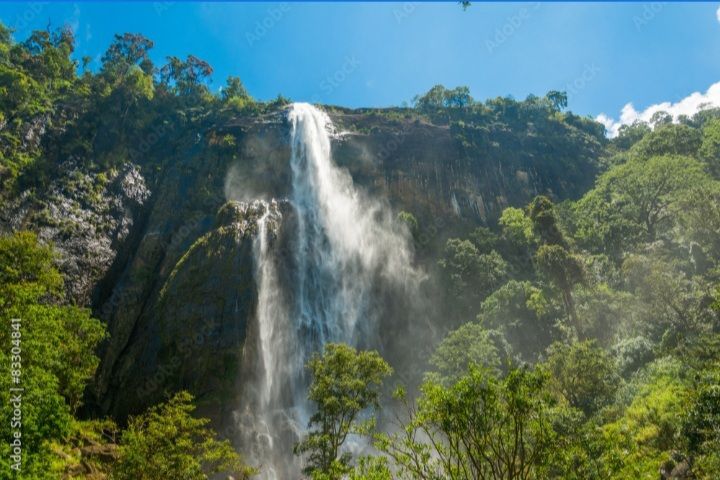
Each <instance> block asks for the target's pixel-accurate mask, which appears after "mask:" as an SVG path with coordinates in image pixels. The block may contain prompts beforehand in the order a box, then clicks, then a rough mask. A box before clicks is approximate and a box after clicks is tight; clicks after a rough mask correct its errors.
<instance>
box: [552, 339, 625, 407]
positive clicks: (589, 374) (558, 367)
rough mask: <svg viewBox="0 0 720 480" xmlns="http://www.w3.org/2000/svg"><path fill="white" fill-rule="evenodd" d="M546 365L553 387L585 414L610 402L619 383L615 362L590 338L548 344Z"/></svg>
mask: <svg viewBox="0 0 720 480" xmlns="http://www.w3.org/2000/svg"><path fill="white" fill-rule="evenodd" d="M545 365H546V367H547V368H548V370H549V371H550V373H551V375H552V381H551V385H552V386H553V388H555V389H556V390H557V391H558V392H559V393H560V394H561V395H562V396H563V397H564V398H565V399H566V400H567V401H568V403H569V404H570V405H571V406H572V407H574V408H577V409H579V410H581V411H582V412H583V413H584V414H585V415H587V416H589V415H592V414H593V413H595V412H596V411H597V410H598V409H600V408H601V407H603V406H604V405H607V404H608V403H610V401H611V400H612V397H613V395H614V394H615V391H616V390H617V388H618V386H619V381H620V377H619V375H618V374H617V367H616V366H615V363H614V362H613V360H612V358H611V357H610V355H609V354H608V353H607V352H606V351H605V350H603V349H602V348H600V347H598V346H597V344H596V343H595V342H594V341H593V340H586V341H583V342H577V343H573V344H570V345H567V344H563V343H555V344H553V345H551V346H550V348H549V349H548V359H547V361H546V362H545Z"/></svg>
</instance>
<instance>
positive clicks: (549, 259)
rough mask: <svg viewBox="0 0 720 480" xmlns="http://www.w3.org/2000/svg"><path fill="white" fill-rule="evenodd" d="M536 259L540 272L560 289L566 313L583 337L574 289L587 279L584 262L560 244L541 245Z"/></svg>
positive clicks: (576, 330)
mask: <svg viewBox="0 0 720 480" xmlns="http://www.w3.org/2000/svg"><path fill="white" fill-rule="evenodd" d="M535 261H536V263H537V266H538V269H539V270H540V272H542V273H543V275H545V276H546V277H547V278H548V279H549V280H550V282H552V284H553V285H555V287H557V289H558V290H559V291H560V294H561V296H562V301H563V305H564V306H565V313H566V314H567V317H568V319H569V320H570V322H571V323H572V325H573V327H574V329H575V333H576V335H578V336H579V337H581V336H582V335H583V330H582V327H581V325H580V322H579V321H578V316H577V311H576V309H575V300H574V298H573V289H574V288H575V286H576V285H579V284H582V283H584V281H585V275H584V271H583V266H582V263H580V260H579V259H578V258H577V257H575V256H574V255H572V254H571V253H569V252H568V251H567V250H565V248H563V247H562V246H560V245H543V246H541V247H540V248H539V249H538V251H537V253H536V254H535Z"/></svg>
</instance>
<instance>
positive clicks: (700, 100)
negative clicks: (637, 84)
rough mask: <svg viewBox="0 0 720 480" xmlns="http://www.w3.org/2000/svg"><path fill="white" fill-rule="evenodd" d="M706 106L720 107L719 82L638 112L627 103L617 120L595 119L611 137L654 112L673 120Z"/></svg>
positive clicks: (601, 117) (601, 116)
mask: <svg viewBox="0 0 720 480" xmlns="http://www.w3.org/2000/svg"><path fill="white" fill-rule="evenodd" d="M719 15H720V13H719ZM708 106H712V107H720V82H717V83H714V84H712V85H711V86H710V88H708V89H707V92H705V93H700V92H694V93H691V94H690V95H688V96H687V97H685V98H683V99H682V100H680V101H679V102H677V103H671V102H662V103H657V104H655V105H651V106H649V107H647V108H646V109H645V110H642V111H640V112H639V111H637V110H635V107H634V106H633V104H632V103H628V104H626V105H625V106H624V107H623V108H622V110H621V111H620V119H619V120H615V119H614V118H611V117H610V116H608V115H606V114H604V113H601V114H600V115H598V116H597V117H596V118H595V120H597V121H598V122H600V123H602V124H603V125H605V128H606V129H607V134H608V137H610V138H613V137H616V136H617V134H618V131H619V130H620V127H621V126H623V125H631V124H633V123H634V122H636V121H637V120H640V121H643V122H649V121H650V118H652V116H653V114H655V113H656V112H667V113H669V114H670V115H672V117H673V120H676V121H677V119H678V117H679V116H680V115H687V116H688V117H691V116H693V115H694V114H695V113H697V112H698V111H700V110H702V109H703V108H707V107H708Z"/></svg>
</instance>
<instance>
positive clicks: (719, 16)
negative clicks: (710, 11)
mask: <svg viewBox="0 0 720 480" xmlns="http://www.w3.org/2000/svg"><path fill="white" fill-rule="evenodd" d="M715 16H717V20H718V22H720V7H718V9H717V10H716V11H715Z"/></svg>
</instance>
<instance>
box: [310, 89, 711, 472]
mask: <svg viewBox="0 0 720 480" xmlns="http://www.w3.org/2000/svg"><path fill="white" fill-rule="evenodd" d="M438 92H440V94H438ZM460 94H463V92H462V91H461V92H460ZM458 95H459V94H458V91H457V90H450V91H446V90H444V89H442V88H441V87H436V89H434V90H433V91H431V92H430V93H429V94H428V95H427V96H426V97H422V98H420V99H419V100H418V105H419V107H420V108H429V107H428V104H430V105H432V107H433V108H437V112H438V114H440V113H442V114H443V115H447V116H449V117H450V118H452V117H453V115H455V113H454V111H453V109H457V108H463V106H462V105H464V104H465V101H456V100H448V99H447V98H448V97H446V96H449V98H454V97H456V96H458ZM465 95H466V92H465V93H464V94H463V95H460V96H461V98H464V96H465ZM436 97H439V98H445V100H434V99H435V98H436ZM551 100H552V99H551V98H550V96H548V97H547V98H546V99H544V100H541V101H543V102H551ZM558 106H560V105H558ZM719 132H720V111H718V110H712V109H709V110H704V111H701V112H700V113H698V114H697V115H695V116H694V117H693V118H681V119H680V121H679V123H673V122H671V121H670V119H669V117H667V116H666V115H658V116H656V118H654V119H653V123H652V124H651V125H647V124H642V123H638V124H635V125H632V126H626V127H623V129H622V130H621V133H620V135H619V137H618V138H617V139H615V140H613V141H612V142H611V143H610V144H609V145H608V147H607V149H606V151H605V154H604V156H603V159H602V160H603V165H604V167H603V172H602V173H601V174H600V175H599V176H598V177H597V179H596V180H595V184H594V187H593V188H592V189H590V190H589V191H588V192H587V193H586V194H585V195H584V196H582V198H580V199H578V200H577V201H565V202H561V203H559V204H556V203H554V202H553V201H552V200H551V199H549V198H547V197H544V196H539V197H536V198H535V199H534V200H533V201H532V202H531V203H530V204H529V205H527V206H526V207H524V208H512V207H511V208H507V209H506V210H505V211H504V212H503V214H502V216H501V218H500V221H499V227H498V229H497V230H491V229H487V228H478V229H476V230H475V231H473V232H471V233H470V234H469V235H468V236H467V237H466V238H451V239H448V240H447V243H446V247H445V250H444V252H443V253H442V255H441V257H440V259H439V260H438V264H439V267H440V272H441V273H440V276H441V278H442V279H443V281H442V283H443V285H444V286H445V295H446V298H445V305H444V309H445V311H447V312H453V318H454V319H455V321H456V322H457V326H456V329H454V330H453V331H451V332H449V333H448V335H447V337H446V338H445V340H443V341H442V342H441V343H440V345H439V346H438V347H437V349H436V350H435V352H434V353H433V355H432V357H431V358H430V359H429V364H430V365H429V369H428V372H427V374H426V377H425V381H424V383H423V385H422V387H421V389H420V394H419V397H418V398H417V399H408V398H406V394H405V392H404V390H403V389H402V388H400V389H399V390H398V391H397V392H396V399H399V400H400V401H401V403H402V404H404V405H405V409H404V411H403V410H401V412H402V413H400V414H398V415H397V418H396V421H395V424H396V425H395V426H396V427H397V428H395V429H390V431H391V432H394V433H390V434H387V433H374V434H370V437H372V441H373V443H374V445H375V448H376V450H377V455H375V456H370V457H363V458H360V459H357V460H356V462H355V465H356V466H355V467H354V469H353V468H351V467H350V464H351V463H350V462H349V460H348V459H347V458H343V457H338V462H341V463H342V464H345V465H348V467H347V471H350V472H351V473H349V474H348V475H350V478H368V479H370V478H371V479H384V478H408V479H438V478H451V479H508V480H509V479H539V478H540V479H551V478H558V479H584V480H585V479H618V480H619V479H623V480H630V479H657V478H674V479H690V478H697V479H714V478H717V477H718V475H720V290H719V289H718V277H719V276H720V250H719V249H718V247H719V243H718V242H719V241H720V235H719V234H718V232H720V209H719V206H720V182H719V181H718V179H719V177H718V164H719V162H720V155H719V154H720V149H719V148H718V146H719V145H720V142H719V140H718V139H719V138H720V136H719ZM401 220H403V221H406V222H410V223H411V224H412V227H413V229H414V230H421V229H422V228H423V226H422V225H421V224H416V223H417V221H416V220H414V218H412V214H411V213H410V212H404V213H403V214H402V216H401ZM358 381H361V382H362V381H363V378H362V377H359V378H358ZM389 404H392V403H389ZM320 407H321V408H322V405H321V404H320ZM312 466H313V465H312V464H311V467H312ZM312 471H313V473H315V474H316V477H317V478H328V477H329V478H340V475H339V474H338V473H337V471H338V469H337V468H335V469H334V470H333V469H331V468H316V469H315V470H312Z"/></svg>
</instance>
